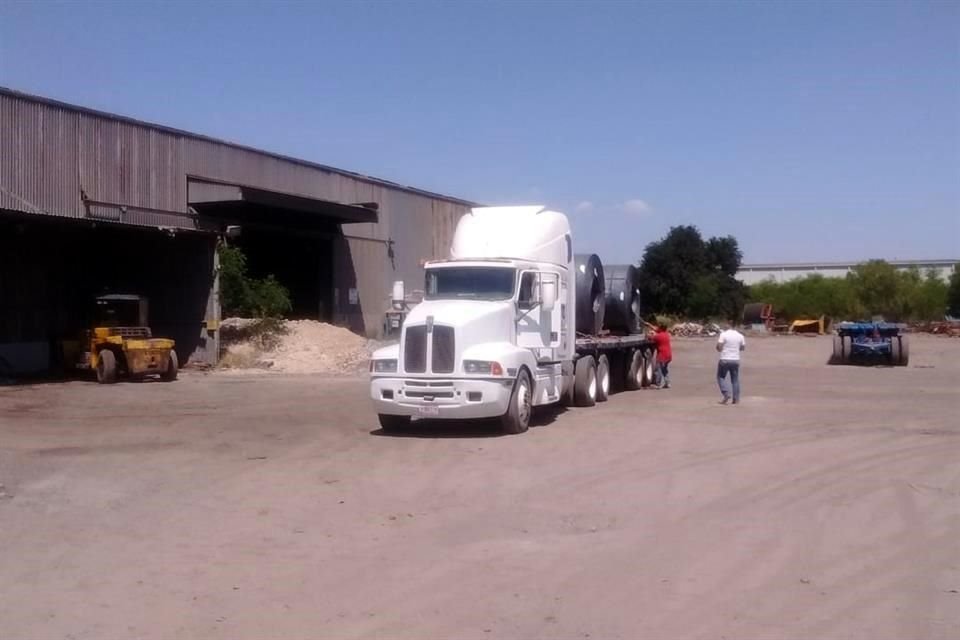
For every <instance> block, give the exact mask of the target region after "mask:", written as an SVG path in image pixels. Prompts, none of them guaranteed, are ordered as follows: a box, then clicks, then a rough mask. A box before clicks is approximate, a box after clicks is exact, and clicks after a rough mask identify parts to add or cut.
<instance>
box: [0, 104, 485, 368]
mask: <svg viewBox="0 0 960 640" xmlns="http://www.w3.org/2000/svg"><path fill="white" fill-rule="evenodd" d="M470 206H471V203H470V202H467V201H464V200H460V199H457V198H450V197H446V196H442V195H438V194H434V193H430V192H427V191H422V190H419V189H414V188H410V187H405V186H401V185H398V184H394V183H391V182H388V181H385V180H379V179H376V178H371V177H367V176H363V175H359V174H356V173H351V172H348V171H342V170H339V169H334V168H332V167H327V166H323V165H319V164H314V163H311V162H306V161H302V160H297V159H294V158H288V157H284V156H280V155H277V154H273V153H268V152H264V151H258V150H256V149H251V148H247V147H244V146H240V145H237V144H232V143H228V142H223V141H220V140H215V139H212V138H208V137H205V136H202V135H197V134H193V133H189V132H186V131H179V130H175V129H170V128H167V127H163V126H158V125H154V124H149V123H145V122H140V121H137V120H133V119H130V118H125V117H121V116H116V115H112V114H108V113H102V112H98V111H93V110H90V109H86V108H82V107H78V106H74V105H70V104H64V103H61V102H56V101H53V100H49V99H45V98H41V97H37V96H32V95H26V94H23V93H20V92H16V91H11V90H8V89H3V88H0V374H2V373H4V372H5V371H6V372H14V373H16V372H39V371H42V370H45V369H49V368H50V367H52V366H56V365H57V364H58V362H57V361H58V357H60V356H59V353H58V351H59V350H58V344H59V343H60V341H61V340H63V339H67V338H70V337H76V335H77V333H78V332H79V331H80V330H81V329H83V328H84V326H85V323H86V322H87V318H86V314H87V310H88V309H89V308H90V306H91V302H92V300H93V298H94V297H95V296H96V295H99V294H102V293H105V292H116V293H137V294H140V295H144V296H147V297H149V299H150V316H151V325H152V327H153V329H154V332H155V333H156V334H158V335H160V334H163V335H168V336H170V337H173V338H174V339H176V341H177V351H178V355H179V357H180V360H181V362H186V360H187V358H188V357H189V358H192V359H193V360H194V361H200V362H207V363H213V362H215V361H216V358H217V355H218V349H219V322H220V306H219V299H218V273H217V259H216V246H217V242H218V239H219V238H220V237H221V235H222V234H223V232H224V230H225V229H226V227H227V226H228V225H240V226H241V228H242V233H241V236H240V237H239V238H238V239H237V241H236V242H237V244H239V245H240V246H242V248H243V249H244V251H245V253H246V255H247V259H248V263H249V268H250V272H251V275H254V276H259V277H262V276H264V275H266V274H270V273H272V274H274V275H276V277H277V279H278V280H280V281H281V282H282V283H283V284H285V285H286V286H287V287H288V288H289V289H290V292H291V298H292V302H293V307H294V309H293V313H292V315H293V316H294V317H298V318H315V319H320V320H324V321H329V322H333V323H336V324H340V325H344V326H347V327H349V328H351V329H352V330H354V331H356V332H358V333H362V334H366V335H369V336H376V335H378V334H379V333H380V332H381V331H382V322H383V314H384V311H385V310H386V309H387V307H388V305H389V298H390V286H391V283H392V282H393V281H395V280H403V281H405V283H406V284H407V286H408V287H410V286H414V287H419V286H421V282H422V277H423V271H422V262H423V261H424V260H426V259H431V258H437V257H442V256H445V255H446V252H447V248H448V247H449V244H450V240H451V238H452V235H453V231H454V228H455V226H456V223H457V220H458V219H459V218H460V216H461V215H462V214H463V213H464V212H465V211H466V210H467V209H469V207H470Z"/></svg>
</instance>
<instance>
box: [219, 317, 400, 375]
mask: <svg viewBox="0 0 960 640" xmlns="http://www.w3.org/2000/svg"><path fill="white" fill-rule="evenodd" d="M223 324H224V325H226V326H227V327H231V328H235V329H239V330H234V331H227V332H226V333H225V334H223V336H222V338H223V341H224V342H225V343H226V349H225V350H224V353H223V356H222V358H221V366H223V367H224V368H226V369H232V370H260V371H262V370H267V371H277V372H281V373H360V372H362V371H365V370H366V367H367V363H368V360H369V358H370V353H371V352H372V351H373V350H374V349H377V348H379V347H380V346H381V343H378V342H376V341H373V340H367V339H366V338H363V337H361V336H358V335H357V334H355V333H352V332H351V331H350V330H348V329H344V328H343V327H336V326H333V325H331V324H326V323H323V322H317V321H314V320H286V321H282V322H280V323H277V324H276V325H275V326H274V327H271V329H270V330H267V331H264V332H258V331H257V330H256V322H255V321H250V320H247V319H242V318H230V319H228V320H225V321H224V323H223Z"/></svg>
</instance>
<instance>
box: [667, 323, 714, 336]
mask: <svg viewBox="0 0 960 640" xmlns="http://www.w3.org/2000/svg"><path fill="white" fill-rule="evenodd" d="M670 334H671V335H675V336H684V337H689V336H718V335H720V327H719V326H717V325H715V324H713V323H710V324H700V323H698V322H681V323H679V324H675V325H673V326H672V327H670Z"/></svg>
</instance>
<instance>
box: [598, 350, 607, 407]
mask: <svg viewBox="0 0 960 640" xmlns="http://www.w3.org/2000/svg"><path fill="white" fill-rule="evenodd" d="M609 397H610V360H609V358H607V356H600V358H599V359H597V402H606V401H607V398H609Z"/></svg>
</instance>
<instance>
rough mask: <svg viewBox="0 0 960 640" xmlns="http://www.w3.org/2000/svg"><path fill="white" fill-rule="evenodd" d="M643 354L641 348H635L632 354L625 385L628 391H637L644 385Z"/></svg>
mask: <svg viewBox="0 0 960 640" xmlns="http://www.w3.org/2000/svg"><path fill="white" fill-rule="evenodd" d="M643 368H644V360H643V354H642V353H641V352H640V350H639V349H638V350H635V351H633V352H632V353H631V355H630V366H629V367H627V375H626V379H625V380H624V385H625V386H626V387H627V390H628V391H636V390H637V389H639V388H640V387H642V386H643Z"/></svg>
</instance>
